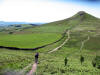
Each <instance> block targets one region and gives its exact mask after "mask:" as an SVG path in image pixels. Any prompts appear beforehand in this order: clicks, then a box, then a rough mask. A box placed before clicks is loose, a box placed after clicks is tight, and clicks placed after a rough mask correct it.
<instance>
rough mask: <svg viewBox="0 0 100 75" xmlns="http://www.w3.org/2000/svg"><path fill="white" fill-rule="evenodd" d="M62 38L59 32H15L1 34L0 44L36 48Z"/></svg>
mask: <svg viewBox="0 0 100 75" xmlns="http://www.w3.org/2000/svg"><path fill="white" fill-rule="evenodd" d="M60 38H61V34H57V33H33V34H23V35H21V34H19V35H18V34H17V35H16V34H15V35H14V34H13V35H9V34H8V35H2V36H0V46H7V47H18V48H35V47H39V46H42V45H46V44H49V43H52V42H55V41H56V40H58V39H60Z"/></svg>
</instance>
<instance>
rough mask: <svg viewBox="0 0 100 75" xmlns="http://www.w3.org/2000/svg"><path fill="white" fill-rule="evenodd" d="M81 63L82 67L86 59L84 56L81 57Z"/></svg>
mask: <svg viewBox="0 0 100 75" xmlns="http://www.w3.org/2000/svg"><path fill="white" fill-rule="evenodd" d="M80 62H81V65H82V63H83V62H84V57H83V56H81V57H80Z"/></svg>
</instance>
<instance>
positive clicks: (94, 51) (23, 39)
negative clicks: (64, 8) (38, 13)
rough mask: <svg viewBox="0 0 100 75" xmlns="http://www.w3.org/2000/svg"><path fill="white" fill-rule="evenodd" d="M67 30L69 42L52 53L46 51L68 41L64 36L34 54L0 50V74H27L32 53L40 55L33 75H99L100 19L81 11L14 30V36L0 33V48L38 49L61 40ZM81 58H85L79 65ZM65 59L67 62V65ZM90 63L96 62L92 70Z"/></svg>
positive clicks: (32, 56) (32, 59)
mask: <svg viewBox="0 0 100 75" xmlns="http://www.w3.org/2000/svg"><path fill="white" fill-rule="evenodd" d="M66 30H70V39H69V40H68V41H67V42H66V44H64V46H63V47H61V48H60V49H58V50H57V51H55V52H52V53H48V52H49V51H51V50H53V49H55V48H56V47H58V46H60V45H61V44H62V43H63V42H64V41H65V40H66V39H67V38H68V35H67V34H66V35H65V37H64V38H63V39H62V40H60V41H59V42H57V43H54V44H52V45H48V46H46V47H44V48H41V49H39V50H36V51H21V50H20V51H18V50H7V49H0V71H1V73H4V72H6V71H10V72H12V71H13V72H14V71H15V72H16V71H18V72H17V73H19V72H20V71H24V72H23V73H25V74H26V73H27V72H28V71H29V70H30V69H31V67H32V65H31V66H29V67H28V68H27V69H24V68H25V67H26V66H28V65H29V64H30V63H33V61H34V55H35V53H37V52H39V54H40V56H39V64H38V68H37V71H36V75H99V74H100V47H99V46H100V42H99V41H100V19H98V18H96V17H94V16H92V15H90V14H88V13H86V12H83V11H81V12H78V13H77V14H75V15H74V16H72V17H70V18H68V19H64V20H61V21H56V22H52V23H48V24H44V25H42V26H36V27H32V28H28V29H23V30H21V31H15V32H14V33H13V34H8V33H4V32H1V33H0V36H1V37H0V45H3V46H16V47H20V48H33V47H36V46H37V47H38V46H40V45H44V44H48V43H51V42H53V41H55V40H57V39H59V38H61V37H62V34H63V33H64V32H65V31H66ZM88 37H89V38H88ZM1 42H2V43H1ZM81 57H84V62H83V63H82V64H81V61H80V58H81ZM65 58H67V59H68V63H67V65H66V66H65V61H64V60H65ZM93 62H95V63H96V66H95V67H94V66H93ZM23 69H24V70H23ZM25 74H24V75H25Z"/></svg>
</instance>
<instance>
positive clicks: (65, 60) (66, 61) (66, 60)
mask: <svg viewBox="0 0 100 75" xmlns="http://www.w3.org/2000/svg"><path fill="white" fill-rule="evenodd" d="M64 63H65V66H66V65H67V63H68V59H67V57H65V59H64Z"/></svg>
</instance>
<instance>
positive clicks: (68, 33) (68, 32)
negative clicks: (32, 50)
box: [20, 30, 70, 75]
mask: <svg viewBox="0 0 100 75" xmlns="http://www.w3.org/2000/svg"><path fill="white" fill-rule="evenodd" d="M65 33H67V35H68V38H67V39H66V40H65V41H64V42H63V43H62V44H61V45H60V46H58V47H56V48H55V49H53V50H51V51H49V52H48V53H52V52H54V51H57V50H59V49H60V48H61V47H62V46H64V45H65V43H66V42H67V41H68V40H69V39H70V30H68V31H67V32H65ZM42 61H44V60H42ZM42 61H40V62H42ZM32 65H33V67H32V69H31V71H30V73H32V72H33V70H34V65H37V64H36V63H34V64H33V62H32V63H30V64H29V65H28V66H26V67H24V68H23V70H21V71H20V74H23V73H24V72H25V70H26V69H28V68H29V67H31V66H32ZM35 68H36V67H35ZM27 75H31V74H29V73H28V74H27Z"/></svg>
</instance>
